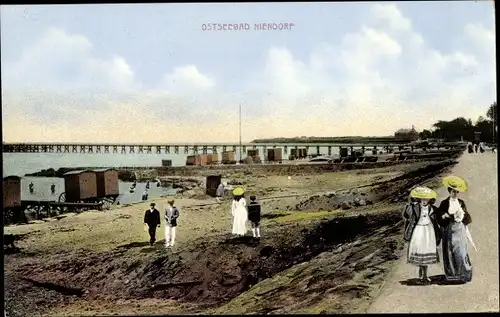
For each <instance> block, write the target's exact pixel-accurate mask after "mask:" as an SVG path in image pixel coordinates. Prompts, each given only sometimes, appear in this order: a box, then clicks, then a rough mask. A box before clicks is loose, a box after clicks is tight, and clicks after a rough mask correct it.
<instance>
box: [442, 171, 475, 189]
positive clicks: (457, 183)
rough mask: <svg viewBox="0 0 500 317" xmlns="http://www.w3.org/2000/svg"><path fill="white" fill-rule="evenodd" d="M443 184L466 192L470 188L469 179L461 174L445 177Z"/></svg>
mask: <svg viewBox="0 0 500 317" xmlns="http://www.w3.org/2000/svg"><path fill="white" fill-rule="evenodd" d="M443 185H444V186H446V187H448V188H451V189H454V190H457V191H459V192H466V191H467V189H468V188H469V185H468V184H467V181H466V180H465V179H463V178H462V177H460V176H455V175H450V176H446V177H445V178H443Z"/></svg>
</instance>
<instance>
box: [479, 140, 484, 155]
mask: <svg viewBox="0 0 500 317" xmlns="http://www.w3.org/2000/svg"><path fill="white" fill-rule="evenodd" d="M479 152H481V153H484V143H483V142H481V143H479Z"/></svg>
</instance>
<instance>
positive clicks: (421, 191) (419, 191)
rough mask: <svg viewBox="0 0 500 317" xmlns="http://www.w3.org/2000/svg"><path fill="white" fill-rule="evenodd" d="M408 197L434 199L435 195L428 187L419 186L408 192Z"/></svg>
mask: <svg viewBox="0 0 500 317" xmlns="http://www.w3.org/2000/svg"><path fill="white" fill-rule="evenodd" d="M410 196H411V197H413V198H420V199H433V198H434V199H436V198H437V193H436V192H435V191H433V190H432V189H430V188H429V187H423V186H419V187H415V188H414V189H412V191H411V192H410Z"/></svg>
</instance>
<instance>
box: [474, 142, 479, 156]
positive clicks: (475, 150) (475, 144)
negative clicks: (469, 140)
mask: <svg viewBox="0 0 500 317" xmlns="http://www.w3.org/2000/svg"><path fill="white" fill-rule="evenodd" d="M477 150H478V146H477V143H474V152H475V153H476V154H477Z"/></svg>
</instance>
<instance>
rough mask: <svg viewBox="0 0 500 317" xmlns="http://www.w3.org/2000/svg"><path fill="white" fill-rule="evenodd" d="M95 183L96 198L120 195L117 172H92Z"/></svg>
mask: <svg viewBox="0 0 500 317" xmlns="http://www.w3.org/2000/svg"><path fill="white" fill-rule="evenodd" d="M94 172H95V175H96V182H97V197H109V196H117V195H119V194H120V190H119V180H118V171H117V170H116V169H114V168H104V169H97V170H94Z"/></svg>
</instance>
